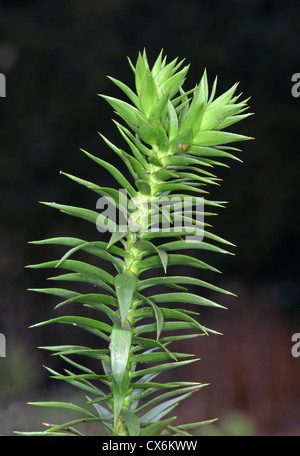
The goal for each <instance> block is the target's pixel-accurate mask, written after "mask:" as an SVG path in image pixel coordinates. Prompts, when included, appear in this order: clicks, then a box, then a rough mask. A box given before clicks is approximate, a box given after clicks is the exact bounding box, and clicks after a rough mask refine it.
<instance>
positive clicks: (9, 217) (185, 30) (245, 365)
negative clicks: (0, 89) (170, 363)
mask: <svg viewBox="0 0 300 456" xmlns="http://www.w3.org/2000/svg"><path fill="white" fill-rule="evenodd" d="M299 15H300V3H299V1H298V0H285V1H284V2H283V1H281V0H251V1H248V2H241V1H240V0H225V1H224V0H223V1H221V0H215V1H210V2H207V1H201V0H200V1H199V0H194V1H193V0H185V1H179V0H172V1H169V0H165V1H163V2H162V1H158V0H152V1H151V2H149V1H146V0H138V1H134V0H98V1H97V0H88V1H87V0H43V1H42V2H41V1H37V0H28V1H20V0H6V1H0V72H1V73H3V74H4V75H5V76H6V84H7V88H6V98H1V99H0V134H1V149H0V176H1V179H0V185H1V197H0V198H1V226H0V249H1V250H0V252H1V255H0V287H1V292H0V296H1V298H0V299H1V301H0V302H1V303H0V309H1V312H0V332H1V333H3V334H4V335H5V336H6V343H7V346H6V352H7V353H6V358H0V435H10V434H11V433H12V431H13V430H15V429H17V430H37V429H39V428H40V427H41V423H42V422H43V421H44V420H45V418H44V414H43V413H44V412H42V411H41V410H36V409H35V408H34V407H32V406H30V405H26V402H27V401H32V400H42V399H49V398H55V399H56V398H61V397H63V398H66V397H67V396H68V397H71V396H72V394H74V392H72V391H71V390H69V389H67V388H66V387H63V385H57V381H55V380H49V378H48V376H49V374H48V373H47V372H46V371H45V370H44V369H43V367H42V365H43V364H46V365H49V366H52V367H53V366H54V367H53V368H58V369H60V368H61V365H60V362H59V361H58V360H53V359H51V358H50V356H49V353H48V352H44V351H42V350H38V349H37V348H36V347H37V346H43V345H55V344H58V343H60V342H61V341H65V342H66V343H81V342H82V341H83V342H84V343H85V342H86V340H85V339H84V337H86V336H84V335H82V334H81V333H80V335H79V333H77V332H72V331H71V330H72V328H71V329H70V330H69V329H68V327H67V329H66V327H64V328H61V327H54V326H53V327H51V328H50V327H44V328H37V329H28V326H29V325H32V324H34V323H36V322H38V321H41V320H46V319H47V318H49V317H53V316H55V315H57V313H56V312H57V311H54V310H53V307H54V305H55V304H56V303H57V300H55V299H52V298H51V297H47V296H43V295H37V294H34V293H30V292H29V291H26V290H27V288H34V287H36V288H38V287H43V286H46V285H47V282H45V277H47V274H48V273H49V274H48V276H49V275H51V271H50V272H49V271H45V270H42V271H32V270H28V269H24V266H25V265H27V264H32V263H36V262H40V261H46V260H48V259H53V258H54V257H53V255H54V252H56V251H55V249H53V248H48V249H47V248H42V247H37V246H32V245H28V244H27V242H28V241H30V240H33V239H43V238H47V237H53V236H61V235H74V236H77V237H81V238H85V239H90V240H94V239H95V238H96V237H97V238H98V236H99V233H97V232H96V230H95V228H94V227H92V226H89V224H88V223H87V222H86V223H84V222H81V221H79V220H77V219H73V218H72V217H68V216H66V215H65V216H64V215H62V214H60V213H58V212H56V211H54V210H52V209H49V208H47V207H45V206H41V205H40V204H38V201H55V202H60V203H65V204H73V205H78V206H83V207H89V208H91V209H94V208H95V202H96V198H95V195H94V194H91V192H88V191H87V190H86V189H84V188H81V187H80V186H78V185H77V184H75V183H72V182H70V181H68V180H67V179H66V178H65V177H63V176H61V175H60V174H59V171H60V170H64V171H66V172H70V173H71V174H75V175H79V176H81V177H82V178H86V179H88V180H91V181H94V182H97V183H100V184H105V185H110V184H114V182H113V181H112V180H110V178H109V175H107V174H106V173H105V172H103V171H102V170H101V169H100V168H98V167H96V166H94V164H93V163H92V162H90V161H89V160H88V159H87V158H86V157H85V156H84V155H83V154H82V153H81V152H80V151H79V148H80V147H82V148H84V149H86V150H88V151H90V152H91V153H93V154H95V155H99V156H101V157H104V159H105V157H106V158H109V159H110V160H114V157H112V154H111V152H110V150H108V148H107V147H106V146H105V145H104V143H103V142H101V140H100V137H99V136H98V133H97V132H98V131H100V132H102V133H103V134H104V135H105V136H107V137H108V138H109V139H111V140H113V141H114V142H115V143H116V144H118V145H122V146H123V147H124V143H123V142H122V141H121V139H120V138H119V135H118V134H117V133H116V128H115V126H114V124H113V122H112V121H111V119H112V118H113V112H112V110H111V108H110V107H109V106H107V105H106V102H105V101H104V100H103V99H101V98H99V97H98V96H97V94H99V93H104V94H107V95H111V96H117V97H122V94H121V92H120V91H119V90H118V89H117V88H116V87H115V86H114V85H113V84H112V83H111V82H110V81H109V79H108V78H107V75H111V76H114V77H116V78H118V79H121V80H122V81H124V82H125V83H127V84H129V85H130V86H132V85H133V75H132V72H131V69H130V67H129V65H128V61H127V56H128V57H130V59H131V60H132V61H134V62H135V61H136V58H137V55H138V51H142V50H143V48H144V47H146V49H147V54H148V58H149V61H150V63H151V64H152V63H153V62H154V60H155V58H156V57H157V55H158V53H159V52H160V50H161V49H162V48H163V49H164V52H165V53H166V54H167V55H168V58H169V59H173V58H175V57H177V56H178V57H179V58H180V59H182V58H186V62H187V63H191V67H190V71H189V75H188V80H187V83H186V86H185V87H186V88H187V89H188V88H192V87H193V86H194V85H195V84H196V83H197V82H198V81H199V80H200V78H201V76H202V73H203V70H204V68H206V69H207V72H208V76H209V80H210V84H212V82H213V80H214V77H215V76H216V75H218V78H219V86H218V94H221V93H222V91H225V90H226V89H228V88H229V87H230V86H231V85H232V84H233V83H234V82H236V81H240V85H239V91H241V92H243V96H244V97H246V98H248V97H251V99H250V106H251V112H254V113H255V115H254V116H252V117H250V118H248V119H246V120H245V121H243V122H242V123H241V124H237V125H236V126H234V127H233V129H232V130H233V131H235V132H237V133H241V134H245V135H249V136H252V137H255V140H254V141H250V142H246V143H242V144H241V147H242V149H243V152H242V153H241V157H242V159H243V162H244V163H243V164H239V163H236V162H234V163H232V162H231V163H229V162H228V164H229V165H230V168H224V169H223V168H222V169H219V170H218V172H219V175H220V177H222V178H223V179H224V181H223V183H222V188H220V189H217V190H215V189H213V191H212V197H214V198H216V199H219V200H227V201H229V204H228V207H227V209H225V210H222V211H221V212H220V215H219V216H218V217H217V218H216V219H215V220H214V230H215V232H216V233H217V234H219V235H221V236H222V237H225V238H227V239H228V240H230V241H231V242H233V243H234V244H236V245H237V248H236V249H235V254H236V255H235V257H232V256H218V255H216V256H215V255H214V254H213V255H211V256H210V261H211V263H212V264H213V265H214V266H216V267H218V268H220V269H221V270H222V272H223V274H222V276H221V277H219V276H218V277H211V280H213V281H214V283H216V284H218V285H219V286H224V287H225V288H227V289H229V290H231V291H233V292H234V293H236V294H237V295H238V298H230V299H229V298H226V299H225V298H224V297H220V298H219V302H220V303H222V304H224V305H226V306H227V307H228V310H226V311H219V310H218V311H210V312H206V313H205V314H203V318H204V317H205V324H206V326H209V327H213V328H215V329H216V330H218V331H220V332H222V333H223V336H210V337H208V338H203V339H202V338H201V339H200V340H199V341H197V343H195V342H194V343H193V344H192V347H190V346H189V347H186V348H187V350H191V351H192V352H194V353H196V354H197V356H199V357H200V358H201V361H200V362H199V363H196V364H195V365H193V366H192V367H191V368H190V369H185V370H184V371H180V374H179V375H182V379H183V380H198V381H201V382H204V383H207V382H208V383H211V385H210V386H209V387H208V388H204V389H203V390H201V391H200V392H199V393H197V394H198V395H197V400H196V399H195V396H193V398H191V399H190V400H189V401H187V402H186V403H185V404H182V405H181V406H180V409H179V416H180V417H181V418H182V420H184V421H186V420H189V419H191V420H196V421H198V420H200V419H210V418H215V417H219V418H220V420H219V422H218V423H217V424H216V425H215V426H211V427H210V428H206V429H205V430H203V429H204V428H203V429H202V430H199V431H198V432H199V433H204V434H209V433H212V434H217V435H247V434H248V435H255V434H258V435H281V434H285V435H288V434H290V435H300V359H298V358H295V357H293V356H292V353H291V348H292V345H293V343H292V342H291V337H292V335H293V334H294V333H297V332H300V287H299V255H300V240H299V203H300V195H299V170H300V135H299V124H300V98H295V97H293V96H292V93H291V88H292V82H291V78H292V75H293V74H294V73H297V72H300V58H299V39H300V33H299ZM124 99H125V98H124ZM115 164H116V165H118V166H120V167H121V169H123V168H122V165H121V164H120V163H119V162H118V161H117V159H116V160H115ZM60 252H61V251H60ZM62 326H63V325H62ZM70 338H72V341H71V340H70ZM174 375H175V373H174ZM51 416H52V415H51ZM56 418H57V417H55V419H56ZM49 419H50V420H51V417H50V418H49ZM59 419H60V417H58V419H57V421H59Z"/></svg>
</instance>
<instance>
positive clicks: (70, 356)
mask: <svg viewBox="0 0 300 456" xmlns="http://www.w3.org/2000/svg"><path fill="white" fill-rule="evenodd" d="M129 63H130V66H131V68H132V70H133V73H134V78H135V92H134V91H133V90H132V89H131V88H129V87H127V86H126V85H125V84H123V83H122V82H121V81H119V80H117V79H115V78H110V79H111V81H112V82H113V83H115V84H116V85H117V86H118V87H119V88H120V89H121V90H122V91H123V92H124V94H125V95H126V96H127V97H128V99H129V102H127V101H126V102H125V101H123V100H119V99H116V98H112V97H109V96H103V95H102V97H103V98H104V99H105V100H106V101H107V102H108V103H109V104H110V105H111V106H112V107H113V109H114V111H115V113H116V114H117V116H118V117H119V118H121V120H122V123H119V122H117V121H116V122H115V123H116V127H117V129H118V131H119V132H120V134H121V136H122V138H123V139H124V140H125V142H126V145H127V151H125V150H122V149H120V148H118V147H117V146H115V145H114V144H112V143H111V142H110V141H109V140H108V139H107V138H105V137H104V136H103V135H101V137H102V139H103V140H104V143H105V144H106V145H107V146H108V147H109V148H111V150H112V151H113V152H114V153H116V154H117V155H118V156H119V157H120V158H121V159H122V160H123V162H124V163H125V165H126V166H127V168H128V172H129V174H130V176H131V177H130V179H129V180H128V179H127V178H126V177H125V176H124V175H123V173H122V172H120V171H119V170H118V169H117V168H115V167H114V166H112V165H111V164H109V163H107V162H105V161H104V160H102V159H100V158H98V157H95V156H93V155H91V154H90V153H88V152H86V151H83V152H84V153H85V154H86V155H87V156H88V157H89V158H90V159H92V160H93V161H94V162H95V163H96V164H97V165H100V167H101V168H102V171H101V172H108V173H110V174H111V175H112V177H113V178H114V179H115V181H116V184H117V186H118V187H119V186H120V187H122V189H123V191H122V192H118V191H117V189H116V188H104V187H101V186H99V185H96V184H93V183H91V182H88V181H85V180H83V179H80V178H78V177H75V176H73V175H70V174H65V176H67V177H68V178H70V179H71V180H73V181H75V182H76V183H78V184H80V185H83V186H85V187H87V188H89V189H91V190H93V191H94V192H96V193H97V194H98V195H99V196H100V197H106V198H108V200H107V201H111V200H113V201H114V203H115V209H116V210H117V212H118V215H120V214H121V215H122V217H123V219H124V220H125V222H126V223H125V225H124V222H121V221H120V220H121V216H120V217H119V222H117V219H116V217H111V216H110V217H109V216H107V214H106V213H105V211H104V212H102V213H101V214H99V213H98V212H96V211H92V210H89V209H84V208H78V207H74V206H66V205H61V204H56V203H44V204H46V205H48V206H50V207H52V208H55V209H58V210H60V211H62V212H64V213H66V214H69V215H72V216H75V217H79V218H82V219H84V220H87V221H89V222H91V223H93V224H95V225H96V226H97V229H98V231H100V232H102V233H104V232H107V231H109V232H110V238H109V239H108V241H107V242H105V241H102V240H101V241H99V240H96V241H86V240H83V239H78V238H71V237H59V238H52V239H47V240H42V241H35V242H33V243H35V244H38V245H60V246H65V247H66V248H67V251H66V253H64V255H63V256H62V258H61V259H57V260H52V261H47V262H44V263H41V264H37V265H32V266H29V267H31V268H53V269H54V270H55V269H60V268H62V269H65V270H67V271H68V273H65V274H62V275H61V274H60V275H58V276H54V277H52V278H51V279H52V280H59V281H65V282H71V283H74V282H81V283H82V282H83V283H86V284H88V285H90V286H92V291H91V292H88V293H80V292H77V291H74V290H69V289H65V288H51V287H50V288H44V289H41V288H39V289H35V291H37V292H39V293H47V294H52V295H55V296H57V297H59V298H61V299H62V301H61V302H60V303H59V304H58V306H57V307H63V306H68V304H71V303H81V304H83V305H84V306H86V307H88V308H89V309H92V310H93V311H95V314H96V316H97V317H96V318H91V317H90V316H89V317H85V316H79V315H76V316H74V315H68V314H67V315H64V316H59V317H56V318H52V319H50V320H47V321H44V322H41V323H38V324H35V325H34V326H41V325H45V324H50V323H61V324H66V325H73V326H74V325H75V326H77V327H79V328H82V329H84V330H86V331H88V332H91V333H92V334H93V335H94V336H95V339H94V340H95V345H94V347H93V348H90V347H86V346H78V345H61V346H51V347H43V348H44V349H47V350H50V351H52V352H53V353H54V354H55V355H58V356H60V357H62V358H63V359H64V360H65V362H66V363H67V364H68V365H69V366H71V367H70V370H69V369H66V370H65V373H64V374H61V373H57V372H55V371H53V370H52V369H49V368H48V371H49V372H50V373H51V375H52V377H53V378H56V379H59V380H63V381H65V382H67V383H69V384H71V385H74V386H75V387H78V388H80V389H81V390H83V391H84V392H85V393H86V394H88V396H87V400H86V407H82V406H78V405H75V404H72V403H65V402H35V403H34V404H35V405H36V406H43V407H59V408H63V409H69V410H71V411H73V412H75V413H77V414H78V416H79V418H78V419H75V420H72V421H71V422H68V423H65V424H60V425H49V426H48V427H47V429H46V430H45V432H44V434H47V435H65V434H68V435H81V433H80V431H79V430H78V429H77V427H76V425H78V424H80V423H86V422H88V421H91V422H95V421H96V422H99V423H100V424H101V426H104V427H105V429H106V431H107V432H108V433H109V434H110V435H133V436H136V435H141V436H146V435H153V436H156V435H161V434H164V435H174V434H175V435H188V432H189V431H191V430H192V429H195V427H198V426H200V425H201V424H203V423H201V422H200V423H191V424H185V425H180V424H179V425H175V424H174V421H175V419H176V416H171V417H170V416H169V415H170V414H171V415H172V413H171V412H173V410H174V409H175V408H176V406H177V405H178V404H179V403H180V402H181V401H183V400H184V399H186V398H188V397H190V396H191V395H192V394H193V393H195V392H196V391H198V390H199V389H200V388H202V387H203V386H205V385H204V384H200V383H198V382H179V381H174V382H159V381H158V380H157V377H158V376H159V374H160V373H162V372H165V371H169V370H171V369H174V368H176V367H180V366H187V365H189V364H190V363H193V362H195V361H197V359H194V358H193V355H191V354H186V353H178V352H174V351H172V349H171V348H170V345H171V344H172V342H175V341H180V340H184V339H189V338H195V337H198V336H201V335H207V334H208V333H215V331H214V330H212V329H209V328H207V327H205V326H204V325H203V324H202V322H201V323H200V322H199V321H198V318H199V317H198V316H199V314H198V312H197V310H198V308H199V306H201V307H202V306H206V307H215V308H222V306H220V305H219V304H218V303H216V302H214V301H211V300H209V299H207V298H205V297H204V296H201V294H200V293H199V294H196V293H191V292H190V291H189V290H188V289H187V288H186V287H187V286H189V285H191V286H194V287H200V288H206V289H209V290H214V291H218V292H220V293H226V294H230V293H229V292H227V291H225V290H223V289H221V288H219V287H217V286H215V285H212V284H210V283H208V282H206V281H203V280H200V279H198V278H196V277H190V276H189V275H184V271H185V267H186V266H189V267H193V268H195V271H197V270H198V271H199V270H207V271H210V272H218V270H217V269H216V268H214V267H213V266H211V265H209V264H207V263H206V262H204V261H201V260H200V259H198V258H196V257H195V251H196V252H197V251H198V250H201V249H203V250H206V251H207V250H208V251H212V252H218V253H223V254H228V253H229V252H228V251H227V250H225V249H224V248H223V247H224V246H231V245H232V244H230V243H229V242H228V241H226V240H224V239H222V238H220V237H219V236H217V235H215V234H213V233H212V232H211V231H210V225H209V224H207V223H206V217H208V216H210V215H212V214H214V212H211V208H212V209H213V210H216V209H217V208H219V207H222V206H223V202H217V201H211V200H210V199H208V197H207V195H208V192H207V190H206V188H207V186H209V185H218V178H217V176H216V175H215V174H214V172H213V170H214V168H215V167H216V166H218V165H220V166H223V165H224V163H223V161H222V160H223V159H224V158H232V159H238V158H236V157H235V155H234V154H235V153H237V152H238V149H237V148H235V147H232V146H228V144H229V143H233V142H236V141H244V140H247V139H250V138H248V137H246V136H242V135H239V134H235V133H230V132H227V131H223V129H225V128H227V127H228V126H230V125H232V124H234V123H235V122H238V121H240V120H242V119H244V118H246V117H247V116H249V115H250V114H249V113H246V112H245V111H246V110H247V101H239V96H235V91H236V88H237V84H235V85H234V86H233V87H231V88H230V89H229V90H228V91H227V92H225V93H224V94H223V95H221V96H219V97H218V98H215V92H216V82H217V81H216V80H215V82H214V84H213V87H212V91H211V93H209V90H208V80H207V75H206V72H204V74H203V77H202V79H201V81H200V83H199V85H197V86H196V87H195V88H194V89H192V90H189V91H187V92H185V91H184V89H183V87H182V86H183V83H184V81H185V78H186V75H187V72H188V68H189V67H188V66H184V67H183V68H182V65H183V61H182V62H179V63H178V61H177V59H174V60H173V61H171V62H170V63H167V60H166V57H164V56H163V53H162V52H161V53H160V55H159V56H158V58H157V60H156V61H155V63H154V65H153V67H152V68H150V67H149V63H148V60H147V56H146V52H145V51H144V52H143V53H142V54H141V53H140V54H139V56H138V59H137V62H136V65H135V66H134V65H133V64H132V62H131V61H129ZM120 195H121V197H120ZM187 197H188V198H189V199H188V203H189V204H188V207H186V206H183V203H184V202H186V198H187ZM162 198H163V204H160V201H161V199H162ZM199 198H201V202H202V203H204V204H202V205H201V207H200V206H199V204H198V203H199V201H200V199H199ZM202 198H203V199H202ZM182 208H184V210H182ZM110 215H111V214H110ZM195 217H196V221H195V220H194V218H195ZM153 219H154V220H155V223H153ZM204 219H205V221H204ZM124 226H125V227H124ZM191 232H192V233H193V236H194V237H193V238H192V239H190V238H188V237H186V238H185V236H191ZM80 252H85V253H87V254H90V255H91V256H92V257H94V259H95V260H97V261H99V262H100V265H98V266H97V265H95V264H89V263H88V262H87V260H85V261H81V260H76V259H74V257H75V256H76V254H77V253H80ZM180 252H183V253H180ZM102 260H104V261H105V262H106V263H107V264H108V266H109V267H108V268H107V270H106V269H103V267H102V264H103V263H102ZM96 264H97V263H96ZM174 266H177V267H180V271H182V272H183V273H182V275H174V274H172V272H171V273H169V271H170V270H171V271H172V268H173V267H174ZM112 269H113V270H114V271H115V272H114V273H112V272H111V271H112ZM94 286H96V290H97V291H96V292H95V287H94ZM191 309H193V310H191ZM194 309H195V310H194ZM97 312H100V317H98V313H97ZM101 314H102V316H103V314H104V316H105V318H104V319H102V318H101ZM97 336H98V337H99V339H98V338H97ZM98 340H99V342H97V341H98ZM103 347H104V348H103ZM82 357H83V358H93V359H94V360H96V361H99V363H98V367H97V371H96V372H95V371H93V370H91V369H90V368H88V367H86V365H85V364H84V362H83V364H81V363H79V362H78V358H82ZM206 423H207V422H205V424H206ZM32 434H34V433H30V435H32ZM40 434H41V433H36V434H35V435H40ZM42 434H43V433H42Z"/></svg>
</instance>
